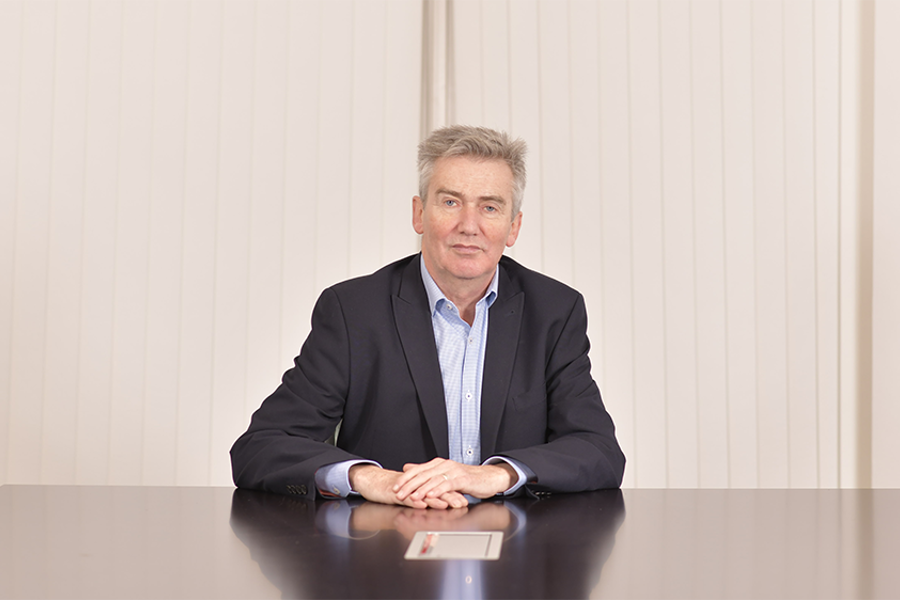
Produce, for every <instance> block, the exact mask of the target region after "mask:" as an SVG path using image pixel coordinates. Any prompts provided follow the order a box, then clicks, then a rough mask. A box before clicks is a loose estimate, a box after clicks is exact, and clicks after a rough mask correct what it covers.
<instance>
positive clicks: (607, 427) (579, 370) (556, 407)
mask: <svg viewBox="0 0 900 600" xmlns="http://www.w3.org/2000/svg"><path fill="white" fill-rule="evenodd" d="M541 287H543V286H541ZM551 294H552V295H545V294H542V290H534V289H532V291H531V293H529V294H528V297H529V298H530V299H531V300H532V302H531V307H530V310H529V308H528V307H527V306H526V309H525V313H526V316H525V317H524V318H523V322H522V329H523V330H522V334H521V336H520V339H519V347H518V350H517V357H516V373H515V374H514V375H513V381H514V383H513V384H512V388H513V389H511V394H510V395H511V398H510V400H509V401H508V402H507V405H506V408H505V413H504V417H503V425H502V426H501V428H500V434H499V438H498V444H497V454H500V455H503V456H508V457H510V458H513V459H516V460H519V461H521V462H522V463H524V464H525V465H527V466H528V467H529V468H530V469H531V470H532V471H534V473H535V475H536V478H535V480H534V481H531V482H529V483H528V484H527V488H528V490H530V491H532V492H541V491H554V492H578V491H585V490H595V489H604V488H617V487H619V486H620V485H621V483H622V477H623V474H624V470H625V456H624V454H623V453H622V450H621V449H620V447H619V444H618V442H617V441H616V436H615V426H614V424H613V421H612V419H611V417H610V415H609V413H608V412H607V411H606V408H605V406H604V404H603V401H602V399H601V396H600V390H599V389H598V387H597V385H596V383H595V382H594V380H593V378H592V376H591V364H590V359H589V358H588V350H589V349H590V343H589V342H588V338H587V313H586V310H585V306H584V299H583V298H582V296H581V294H578V293H577V292H574V290H571V288H567V289H566V290H565V293H563V292H562V291H560V290H556V291H555V292H553V291H552V290H551ZM527 303H528V300H526V304H527ZM535 304H537V306H535ZM560 304H562V305H563V306H562V307H560ZM560 308H561V310H560ZM492 318H493V316H492ZM489 343H490V342H489ZM535 346H536V347H535ZM524 368H527V370H528V371H529V372H528V373H526V372H524V371H523V369H524ZM532 373H537V374H539V375H538V376H534V375H531V374H532ZM517 381H530V385H528V386H526V389H522V388H519V389H515V388H516V383H515V382H517ZM517 423H522V424H523V425H522V428H523V431H522V432H516V431H515V430H516V429H517V428H518V427H519V426H518V425H517ZM524 423H539V424H541V425H543V426H544V429H543V431H542V432H540V433H542V434H543V439H540V440H539V439H537V437H538V434H535V433H532V434H529V433H525V432H524ZM513 433H515V435H510V434H513ZM528 438H530V443H528V444H527V445H523V444H522V443H521V440H523V439H528ZM516 440H517V441H516Z"/></svg>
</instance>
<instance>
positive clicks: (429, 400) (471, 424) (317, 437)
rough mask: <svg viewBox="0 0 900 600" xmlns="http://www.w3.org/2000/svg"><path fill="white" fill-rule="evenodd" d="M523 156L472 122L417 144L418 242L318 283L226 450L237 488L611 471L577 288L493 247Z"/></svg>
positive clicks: (513, 230)
mask: <svg viewBox="0 0 900 600" xmlns="http://www.w3.org/2000/svg"><path fill="white" fill-rule="evenodd" d="M524 157H525V144H524V142H522V141H521V140H515V141H511V140H510V139H509V138H508V136H507V135H506V134H505V133H500V132H496V131H492V130H489V129H484V128H476V127H466V126H453V127H446V128H443V129H439V130H437V131H435V132H434V133H432V135H431V136H430V137H429V138H428V139H427V140H425V141H424V142H422V144H420V146H419V195H418V196H415V197H413V202H412V209H413V210H412V212H413V214H412V221H413V227H414V229H415V230H416V232H417V233H419V234H421V236H422V252H421V254H420V255H415V256H411V257H407V258H405V259H403V260H400V261H397V262H395V263H393V264H390V265H388V266H386V267H384V268H383V269H381V270H379V271H377V272H376V273H373V274H372V275H369V276H367V277H361V278H358V279H353V280H350V281H345V282H343V283H340V284H337V285H335V286H332V287H331V288H328V289H326V290H325V291H324V292H323V293H322V295H321V296H320V298H319V300H318V302H317V304H316V307H315V309H314V311H313V316H312V331H311V332H310V334H309V337H308V338H307V340H306V342H305V343H304V345H303V348H302V350H301V352H300V355H299V356H298V357H297V358H296V359H295V361H294V367H293V368H292V369H290V370H289V371H288V372H287V373H285V375H284V378H283V380H282V384H281V386H279V387H278V389H277V390H276V391H275V392H274V393H273V394H272V395H271V396H269V398H267V399H266V400H265V402H263V404H262V406H261V407H260V409H259V410H258V411H256V413H254V415H253V418H252V420H251V423H250V427H249V429H248V430H247V432H246V433H245V434H244V435H242V436H241V437H240V438H239V439H238V440H237V441H236V442H235V444H234V446H233V447H232V449H231V458H232V469H233V474H234V481H235V483H236V484H237V485H238V487H242V488H252V489H264V490H269V491H274V492H279V493H288V494H295V495H300V496H305V497H308V498H314V497H315V496H316V493H317V491H318V492H319V493H320V494H322V495H325V496H347V495H349V494H360V495H362V496H363V497H365V498H367V499H369V500H373V501H376V502H382V503H386V504H405V505H408V506H412V507H415V508H425V507H432V508H447V507H462V506H465V505H466V504H467V499H466V495H469V496H474V497H476V498H487V497H491V496H494V495H497V494H515V493H520V492H521V491H522V490H524V491H525V492H527V493H531V494H535V493H541V492H553V491H560V492H568V491H583V490H592V489H599V488H610V487H618V486H619V485H620V484H621V481H622V474H623V471H624V468H625V457H624V456H623V455H622V451H621V450H620V448H619V445H618V443H617V442H616V438H615V428H614V426H613V423H612V420H611V419H610V417H609V415H608V414H607V412H606V409H605V408H604V406H603V402H602V400H601V398H600V393H599V390H598V389H597V386H596V384H595V383H594V381H593V379H592V378H591V374H590V361H589V360H588V356H587V352H588V348H589V343H588V340H587V335H586V327H587V317H586V313H585V308H584V301H583V299H582V297H581V295H580V294H579V293H578V292H576V291H575V290H573V289H571V288H569V287H567V286H565V285H563V284H561V283H559V282H556V281H554V280H552V279H549V278H547V277H545V276H543V275H540V274H538V273H535V272H533V271H530V270H528V269H526V268H524V267H522V266H521V265H519V264H518V263H516V262H515V261H513V260H511V259H509V258H507V257H504V256H503V251H504V249H505V248H506V247H510V246H512V245H513V244H514V243H515V242H516V238H517V237H518V235H519V229H520V228H521V225H522V213H521V210H520V208H521V202H522V195H523V192H524V188H525V160H524ZM338 423H340V424H341V426H340V433H339V436H338V438H337V441H336V445H334V446H332V445H330V444H328V443H326V440H328V439H329V438H330V437H331V436H332V435H333V433H334V431H335V428H336V426H337V425H338ZM482 457H487V459H486V460H482Z"/></svg>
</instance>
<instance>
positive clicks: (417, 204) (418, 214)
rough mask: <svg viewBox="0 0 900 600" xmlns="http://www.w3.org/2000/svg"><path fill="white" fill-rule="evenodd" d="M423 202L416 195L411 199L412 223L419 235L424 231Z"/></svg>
mask: <svg viewBox="0 0 900 600" xmlns="http://www.w3.org/2000/svg"><path fill="white" fill-rule="evenodd" d="M424 213H425V202H424V201H423V200H422V199H421V198H419V197H418V196H413V199H412V225H413V229H415V230H416V233H418V234H419V235H421V234H422V233H424V232H425V216H424Z"/></svg>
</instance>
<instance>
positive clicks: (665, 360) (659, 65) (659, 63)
mask: <svg viewBox="0 0 900 600" xmlns="http://www.w3.org/2000/svg"><path fill="white" fill-rule="evenodd" d="M662 46H663V35H662V5H661V3H660V0H656V83H657V94H658V101H659V107H658V108H657V111H658V116H659V130H658V132H659V154H658V159H659V165H658V166H659V213H660V225H661V226H660V232H659V233H660V238H661V243H660V251H659V254H660V262H661V263H662V264H661V266H662V289H663V293H662V297H661V298H660V303H661V304H662V310H661V313H662V314H661V315H660V316H661V317H662V332H661V334H662V347H663V352H662V382H663V385H662V393H663V397H662V406H663V422H664V423H666V427H665V429H664V436H665V439H664V440H663V448H665V449H666V452H665V453H664V462H665V468H664V473H665V474H666V477H665V487H669V480H670V478H671V472H670V470H671V468H672V465H671V461H669V455H670V454H671V452H670V446H669V444H670V443H671V441H672V440H671V439H670V438H669V427H668V424H669V401H670V398H669V393H668V392H669V357H668V356H667V352H666V349H667V348H668V345H669V323H668V315H667V314H666V300H667V297H666V296H667V292H668V283H669V282H668V276H667V271H666V267H667V265H668V261H667V260H666V258H667V257H666V201H665V197H666V191H665V175H666V171H665V162H666V160H665V156H664V144H665V131H664V127H665V115H664V114H663V113H664V110H663V95H664V92H663V74H662V71H663V59H662Z"/></svg>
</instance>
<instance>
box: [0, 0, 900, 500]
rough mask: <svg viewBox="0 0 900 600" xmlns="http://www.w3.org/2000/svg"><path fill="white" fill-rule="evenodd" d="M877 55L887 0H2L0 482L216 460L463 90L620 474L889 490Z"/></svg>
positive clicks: (897, 321) (170, 471) (410, 236)
mask: <svg viewBox="0 0 900 600" xmlns="http://www.w3.org/2000/svg"><path fill="white" fill-rule="evenodd" d="M898 56H900V2H896V1H894V0H877V1H874V0H873V1H871V2H855V1H850V0H843V1H840V0H816V1H815V2H813V1H812V0H785V1H783V2H780V1H775V0H771V1H764V0H759V1H741V0H734V1H731V0H728V1H722V2H719V1H715V0H694V1H691V0H681V1H679V0H665V1H663V2H657V1H650V0H611V1H608V2H595V1H592V0H572V1H562V0H541V1H534V0H532V1H527V0H515V1H505V0H485V1H475V0H471V1H465V0H455V1H450V2H443V1H441V2H437V1H435V2H425V3H423V2H420V1H416V0H406V1H404V0H388V1H377V0H365V1H362V0H359V1H356V2H353V1H335V0H328V1H307V2H289V1H274V0H273V1H260V2H252V1H222V2H214V1H202V0H198V1H194V2H187V1H176V0H167V1H158V2H150V1H147V2H142V1H128V2H121V1H112V0H108V1H103V0H95V1H87V0H81V1H78V0H67V1H65V2H50V1H41V0H25V1H21V0H17V1H12V0H0V483H82V484H106V483H110V484H154V485H155V484H161V485H169V484H177V485H228V484H229V483H230V472H229V462H228V456H227V451H228V448H229V447H230V444H231V442H232V441H233V440H234V438H235V437H236V436H237V435H239V434H240V433H241V432H242V431H243V429H244V428H245V427H246V424H247V422H248V418H249V415H250V414H251V412H252V411H253V410H254V408H255V407H257V406H258V405H259V403H260V401H261V400H262V399H263V398H264V397H265V396H266V394H268V393H269V392H270V391H271V390H272V389H273V388H274V386H275V385H276V384H277V382H278V380H279V377H280V374H281V373H282V372H283V370H284V369H286V368H287V367H288V366H289V365H290V361H291V358H292V357H293V356H294V355H295V354H296V352H297V350H298V349H299V346H300V344H301V343H302V341H303V339H304V338H305V336H306V333H307V331H308V322H309V313H310V310H311V308H312V304H313V302H314V301H315V298H316V296H317V295H318V293H319V292H320V291H321V290H322V289H323V287H325V286H327V285H329V284H331V283H333V282H336V281H339V280H341V279H344V278H347V277H350V276H354V275H359V274H364V273H368V272H371V271H372V270H374V269H376V268H377V267H379V266H380V265H382V264H384V263H386V262H388V261H391V260H393V259H396V258H400V257H402V256H404V255H406V254H408V253H411V252H414V251H416V249H417V240H416V237H415V235H414V233H413V231H412V228H411V226H410V198H411V196H412V195H413V194H414V193H415V191H416V176H415V170H414V163H415V145H416V143H417V142H418V141H419V140H420V139H421V138H422V137H423V136H424V135H425V133H426V132H427V131H428V130H430V128H431V127H433V126H435V125H441V124H445V123H450V122H465V123H474V124H485V125H488V126H493V127H500V128H504V129H508V130H509V131H511V132H512V133H513V134H515V135H519V136H522V137H524V138H525V139H526V140H527V141H528V142H529V144H530V147H531V155H530V160H529V166H530V172H529V185H528V189H527V191H526V203H525V208H524V210H525V219H524V229H523V233H522V236H521V237H520V240H519V243H518V244H517V245H516V247H515V248H514V249H513V250H512V251H511V252H510V254H511V255H513V256H515V257H516V258H518V259H519V260H521V261H522V262H524V263H525V264H527V265H529V266H531V267H533V268H536V269H539V270H541V271H543V272H545V273H547V274H549V275H551V276H554V277H557V278H559V279H561V280H563V281H566V282H569V283H571V284H572V285H574V286H576V287H577V288H578V289H580V290H581V291H582V292H584V294H585V296H586V299H587V302H588V311H589V317H590V323H591V324H590V334H591V338H592V341H593V350H592V359H593V361H594V374H595V378H596V379H597V380H598V382H599V383H600V386H601V388H602V390H603V392H604V397H605V399H606V402H607V404H608V406H609V409H610V411H611V412H612V414H613V416H614V418H615V420H616V422H617V424H618V427H619V435H620V439H621V441H622V444H623V447H624V449H625V452H626V454H627V456H628V458H629V465H628V469H627V473H626V481H625V484H626V486H633V487H856V486H861V487H867V486H870V485H875V486H891V487H896V486H900V468H898V466H897V464H896V463H897V461H896V457H897V456H898V455H900V436H897V435H896V432H897V431H898V430H900V404H898V401H900V378H898V376H897V375H896V373H895V371H896V367H897V365H898V364H900V314H898V309H897V306H898V305H900V283H898V277H897V275H898V273H900V236H898V230H900V208H898V202H897V200H898V197H900V183H898V180H897V177H898V165H900V116H898V111H897V109H896V107H897V106H900V75H898V73H900V70H898V69H897V68H896V62H897V61H896V59H897V57H898Z"/></svg>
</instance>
